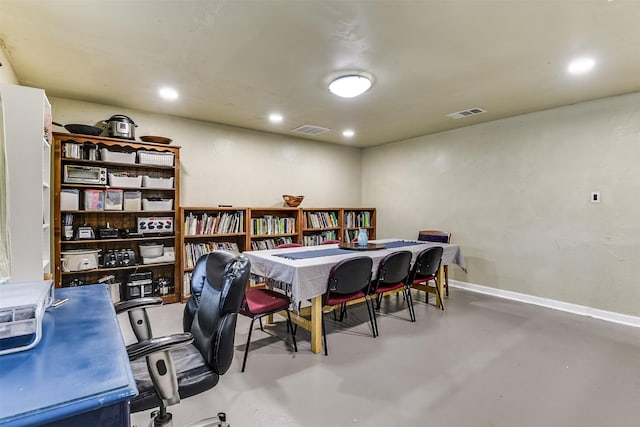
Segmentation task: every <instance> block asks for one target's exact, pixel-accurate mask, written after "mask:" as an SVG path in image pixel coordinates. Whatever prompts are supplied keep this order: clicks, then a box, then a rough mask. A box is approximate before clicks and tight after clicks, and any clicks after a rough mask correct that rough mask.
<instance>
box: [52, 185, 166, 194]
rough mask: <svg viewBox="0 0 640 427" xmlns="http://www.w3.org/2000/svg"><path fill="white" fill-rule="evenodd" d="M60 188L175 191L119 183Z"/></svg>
mask: <svg viewBox="0 0 640 427" xmlns="http://www.w3.org/2000/svg"><path fill="white" fill-rule="evenodd" d="M60 187H61V188H86V189H93V188H97V189H101V190H111V189H113V190H124V191H133V190H135V191H140V190H149V191H172V192H173V191H176V189H175V188H157V187H123V186H121V185H106V184H105V185H102V184H69V183H66V184H60Z"/></svg>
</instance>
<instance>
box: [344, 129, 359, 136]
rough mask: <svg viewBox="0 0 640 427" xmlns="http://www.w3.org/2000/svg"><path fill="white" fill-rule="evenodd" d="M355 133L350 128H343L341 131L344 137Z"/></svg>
mask: <svg viewBox="0 0 640 427" xmlns="http://www.w3.org/2000/svg"><path fill="white" fill-rule="evenodd" d="M355 134H356V133H355V132H354V131H353V130H352V129H345V130H343V131H342V136H344V137H345V138H352V137H353V135H355Z"/></svg>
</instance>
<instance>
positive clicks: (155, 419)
mask: <svg viewBox="0 0 640 427" xmlns="http://www.w3.org/2000/svg"><path fill="white" fill-rule="evenodd" d="M162 412H163V411H153V412H151V420H150V421H149V427H173V415H171V412H166V411H164V414H163V413H162Z"/></svg>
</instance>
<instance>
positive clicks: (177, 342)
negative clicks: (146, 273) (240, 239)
mask: <svg viewBox="0 0 640 427" xmlns="http://www.w3.org/2000/svg"><path fill="white" fill-rule="evenodd" d="M249 270H250V263H249V260H248V259H247V258H246V257H244V256H242V255H235V254H232V253H230V252H226V251H214V252H211V253H209V254H207V255H203V256H202V257H200V259H198V262H197V263H196V266H195V268H194V270H193V273H192V276H191V298H190V299H189V301H188V302H187V304H186V306H185V309H184V316H183V329H184V331H185V333H182V334H174V335H170V336H167V337H160V338H154V337H153V334H152V331H151V325H150V324H149V318H148V315H147V312H146V307H149V306H153V305H161V304H162V299H161V298H153V297H151V298H139V299H135V300H129V301H123V302H120V303H117V304H116V312H117V313H122V312H125V311H127V312H128V315H129V320H130V323H131V326H132V329H133V331H134V333H135V335H136V338H137V339H138V342H137V343H135V344H131V345H129V346H127V353H128V354H129V359H130V361H131V368H132V370H133V374H134V377H135V379H136V386H137V387H138V392H139V394H138V396H137V397H135V398H134V399H133V400H132V401H131V412H139V411H144V410H147V409H152V408H156V407H157V408H159V409H158V410H157V411H154V412H153V413H152V414H151V416H152V418H153V425H154V426H170V425H171V423H172V416H171V414H170V413H169V412H167V407H168V406H170V405H175V404H177V403H179V402H180V399H181V398H182V399H184V398H187V397H189V396H193V395H195V394H199V393H202V392H204V391H206V390H209V389H211V388H213V387H215V385H216V384H217V383H218V380H219V377H220V375H223V374H224V373H225V372H227V370H228V369H229V367H230V366H231V362H232V360H233V354H234V338H235V329H236V322H237V316H238V310H239V308H240V304H241V302H242V299H243V298H244V293H245V289H246V286H247V281H248V278H249ZM212 424H213V425H215V423H213V422H212Z"/></svg>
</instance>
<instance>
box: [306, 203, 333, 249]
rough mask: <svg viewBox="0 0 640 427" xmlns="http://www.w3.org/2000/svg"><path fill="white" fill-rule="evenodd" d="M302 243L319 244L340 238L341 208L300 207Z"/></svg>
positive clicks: (307, 244)
mask: <svg viewBox="0 0 640 427" xmlns="http://www.w3.org/2000/svg"><path fill="white" fill-rule="evenodd" d="M301 217H302V228H301V234H302V244H303V245H305V246H314V245H319V244H320V243H321V242H324V241H327V240H342V222H343V220H342V209H341V208H302V209H301Z"/></svg>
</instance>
